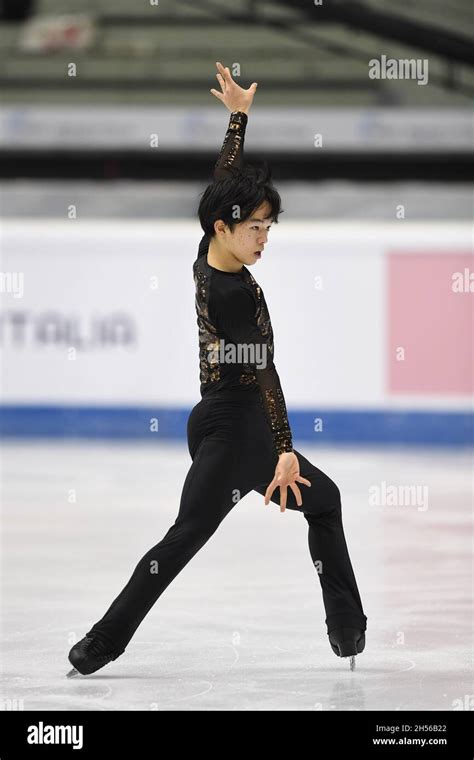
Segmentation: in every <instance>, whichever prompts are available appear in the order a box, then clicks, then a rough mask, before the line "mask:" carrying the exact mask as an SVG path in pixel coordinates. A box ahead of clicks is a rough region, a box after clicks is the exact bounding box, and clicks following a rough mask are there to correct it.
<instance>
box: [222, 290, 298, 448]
mask: <svg viewBox="0 0 474 760" xmlns="http://www.w3.org/2000/svg"><path fill="white" fill-rule="evenodd" d="M250 279H251V281H252V282H253V283H254V284H255V286H256V290H257V293H258V299H259V300H257V305H256V303H255V301H254V299H253V297H252V295H251V293H249V292H248V290H247V289H246V288H245V287H239V286H237V287H235V288H234V289H233V290H232V291H230V292H229V293H226V294H225V297H222V296H221V297H218V299H216V300H215V301H214V311H215V314H216V324H217V328H218V333H219V334H222V335H224V337H225V340H226V341H227V342H232V343H233V344H239V345H240V346H241V347H243V346H244V345H245V346H254V347H255V349H254V353H253V357H254V358H255V357H259V360H258V361H255V360H253V361H252V360H250V361H249V366H250V368H251V370H252V372H253V374H254V376H255V379H256V382H257V383H258V385H259V389H260V394H261V399H262V402H263V408H264V411H265V415H266V418H267V420H268V424H269V425H270V428H271V432H272V437H273V444H274V449H275V451H276V453H277V454H282V453H283V452H285V451H290V452H291V451H293V442H292V435H291V430H290V425H289V422H288V413H287V409H286V404H285V398H284V396H283V391H282V389H281V384H280V378H279V376H278V373H277V371H276V368H275V364H274V362H273V355H274V347H273V332H272V328H271V324H270V318H269V315H268V310H267V307H266V303H265V299H264V298H263V293H262V292H261V290H260V288H259V286H258V285H257V284H256V283H255V281H254V280H253V278H252V277H251V276H250ZM249 353H250V352H249ZM248 355H249V354H247V356H248ZM262 357H264V358H265V361H262Z"/></svg>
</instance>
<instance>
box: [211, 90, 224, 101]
mask: <svg viewBox="0 0 474 760" xmlns="http://www.w3.org/2000/svg"><path fill="white" fill-rule="evenodd" d="M211 92H212V94H213V95H215V96H216V98H219V100H222V101H224V98H223V97H222V93H221V92H219V91H218V90H214V89H211Z"/></svg>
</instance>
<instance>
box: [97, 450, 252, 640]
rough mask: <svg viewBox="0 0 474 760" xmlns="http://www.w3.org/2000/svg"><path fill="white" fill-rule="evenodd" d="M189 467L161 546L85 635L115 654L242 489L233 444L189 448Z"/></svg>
mask: <svg viewBox="0 0 474 760" xmlns="http://www.w3.org/2000/svg"><path fill="white" fill-rule="evenodd" d="M191 449H192V451H193V457H194V459H193V464H192V465H191V468H190V470H189V472H188V474H187V476H186V480H185V482H184V485H183V489H182V494H181V501H180V507H179V512H178V516H177V518H176V520H175V522H174V524H173V525H172V526H171V527H170V529H169V530H168V532H167V533H166V534H165V536H164V537H163V538H162V540H161V541H160V542H159V543H158V544H156V545H155V546H153V547H152V548H151V549H150V550H149V551H148V552H147V553H146V554H145V555H144V556H143V557H142V559H141V560H140V561H139V563H138V564H137V566H136V568H135V570H134V572H133V575H132V576H131V578H130V580H129V581H128V583H127V585H126V586H125V587H124V588H123V590H122V591H121V592H120V594H119V595H118V596H117V598H116V599H115V600H114V601H113V602H112V604H111V606H110V607H109V609H108V610H107V612H106V613H105V615H104V616H103V617H102V618H101V620H99V621H97V622H96V623H95V624H94V625H93V627H92V628H91V630H90V631H89V632H88V633H89V634H94V633H95V634H98V635H102V636H104V637H107V638H108V640H110V641H112V642H114V644H115V646H116V647H118V648H120V649H121V650H124V649H125V646H126V645H127V643H128V642H129V641H130V639H131V638H132V636H133V634H134V632H135V630H136V629H137V628H138V626H139V624H140V622H141V621H142V620H143V618H144V617H145V615H146V614H147V612H148V611H149V610H150V609H151V607H152V606H153V605H154V603H155V602H156V600H157V599H158V597H159V596H160V595H161V594H162V593H163V591H164V590H165V589H166V588H167V586H168V585H169V584H170V583H171V581H172V580H173V579H174V578H175V577H176V576H177V575H178V573H179V572H180V571H181V570H182V569H183V568H184V566H185V565H186V564H187V563H188V562H189V561H190V559H191V558H192V557H193V556H194V555H195V554H196V553H197V552H198V551H199V549H200V548H201V547H202V546H203V545H204V544H205V543H206V541H208V540H209V538H210V537H211V536H212V534H213V533H214V532H215V531H216V530H217V528H218V526H219V525H220V523H221V521H222V520H223V519H224V517H225V516H226V515H227V514H228V513H229V512H230V511H231V509H232V508H233V506H234V505H235V497H234V493H235V489H236V488H239V490H240V497H242V496H243V495H244V493H247V492H248V491H249V490H250V486H248V487H247V488H246V490H244V489H245V486H244V484H243V479H242V476H241V474H240V471H239V458H238V456H237V451H236V447H235V443H233V442H226V440H223V439H222V437H220V438H219V439H216V438H213V437H212V436H207V437H205V438H204V439H203V440H202V441H201V443H200V445H199V446H198V448H197V451H195V450H194V447H193V446H191Z"/></svg>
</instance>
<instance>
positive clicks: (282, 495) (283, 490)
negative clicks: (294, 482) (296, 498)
mask: <svg viewBox="0 0 474 760" xmlns="http://www.w3.org/2000/svg"><path fill="white" fill-rule="evenodd" d="M287 492H288V488H287V486H283V485H282V486H280V512H284V511H285V509H286V494H287Z"/></svg>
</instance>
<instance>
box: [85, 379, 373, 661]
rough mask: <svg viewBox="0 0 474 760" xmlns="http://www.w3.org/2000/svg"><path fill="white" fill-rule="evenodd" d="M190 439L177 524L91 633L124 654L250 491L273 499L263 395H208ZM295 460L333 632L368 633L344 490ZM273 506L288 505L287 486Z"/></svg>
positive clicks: (272, 459)
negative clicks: (303, 480) (345, 526)
mask: <svg viewBox="0 0 474 760" xmlns="http://www.w3.org/2000/svg"><path fill="white" fill-rule="evenodd" d="M187 437H188V448H189V453H190V455H191V458H192V460H193V462H192V465H191V467H190V469H189V471H188V473H187V475H186V479H185V481H184V485H183V489H182V493H181V500H180V505H179V512H178V516H177V518H176V520H175V522H174V524H173V525H172V526H171V527H170V529H169V530H168V532H167V533H166V534H165V535H164V537H163V538H162V539H161V541H159V543H157V544H156V545H155V546H153V547H152V548H151V549H150V550H149V551H148V552H147V553H146V554H145V555H144V556H143V557H142V558H141V560H140V561H139V563H138V564H137V566H136V567H135V570H134V571H133V574H132V576H131V578H130V580H129V581H128V583H127V584H126V586H125V587H124V588H123V590H122V591H121V592H120V594H119V595H118V596H117V598H116V599H115V600H114V601H113V602H112V604H111V605H110V607H109V609H108V610H107V612H106V613H105V614H104V616H103V617H102V618H101V620H99V621H97V622H96V623H95V624H94V625H93V626H92V628H91V629H90V631H88V633H89V634H91V633H97V634H101V635H103V637H104V638H106V639H109V640H110V641H111V642H113V644H114V646H115V648H117V649H118V650H119V651H120V652H122V651H124V650H125V647H126V645H127V644H128V642H129V641H130V639H131V638H132V636H133V634H134V633H135V631H136V629H137V628H138V626H139V625H140V623H141V621H142V620H143V618H144V617H145V615H146V614H147V613H148V612H149V610H150V609H151V608H152V607H153V605H154V604H155V602H156V600H157V599H158V598H159V596H160V595H161V594H162V593H163V591H164V590H165V589H166V588H167V586H169V584H170V583H171V581H172V580H173V579H174V578H175V577H176V576H177V574H178V573H179V572H180V571H181V570H182V569H183V568H184V567H185V566H186V565H187V564H188V562H189V561H190V560H191V559H192V558H193V557H194V555H195V554H196V553H197V552H198V551H199V549H201V547H202V546H204V544H205V543H206V542H207V541H208V540H209V539H210V537H211V536H212V535H213V534H214V533H215V531H216V530H217V528H218V527H219V525H220V523H221V522H222V520H223V519H224V518H225V516H226V515H228V514H229V512H230V511H231V510H232V509H234V508H235V507H236V506H237V505H238V503H239V500H240V499H242V498H243V497H244V496H245V495H246V494H247V493H249V492H250V491H252V490H255V491H258V492H259V493H260V494H265V491H266V489H267V486H268V484H269V483H270V481H271V480H272V479H273V476H274V473H275V467H276V464H277V461H278V456H277V455H276V454H275V453H274V452H273V449H272V440H271V431H270V428H269V426H268V422H267V420H266V417H265V414H264V410H263V407H262V405H261V401H260V398H259V395H258V394H254V393H251V392H250V393H249V392H248V391H247V390H246V391H239V390H237V391H223V392H220V393H215V394H214V395H212V396H205V397H204V398H203V399H201V401H199V403H198V404H196V406H195V407H194V408H193V410H192V411H191V414H190V416H189V419H188V425H187ZM295 454H296V456H297V457H298V461H299V464H300V474H301V475H302V476H303V477H304V478H307V479H308V480H309V481H310V482H311V487H309V486H306V485H304V484H303V483H300V484H298V487H299V489H300V491H301V496H302V499H303V504H302V506H301V507H298V505H297V504H296V498H295V495H294V494H293V491H292V490H291V488H289V487H288V490H287V509H289V510H294V511H298V512H301V513H302V514H303V516H304V518H305V520H306V521H307V523H308V544H309V552H310V555H311V560H312V562H313V564H314V567H315V572H317V573H318V575H319V580H320V584H321V589H322V594H323V602H324V607H325V611H326V620H325V622H326V626H327V633H330V632H331V631H332V630H333V629H335V628H340V627H353V628H359V629H360V630H366V623H367V617H366V616H365V614H364V612H363V609H362V604H361V600H360V596H359V591H358V589H357V584H356V580H355V577H354V572H353V569H352V565H351V561H350V559H349V553H348V550H347V545H346V540H345V537H344V531H343V526H342V516H341V495H340V492H339V489H338V487H337V485H336V484H335V483H334V482H333V481H332V480H331V479H330V478H329V477H328V476H327V475H325V474H324V472H322V471H321V470H319V469H318V468H317V467H315V465H314V464H311V462H309V461H308V460H307V459H306V457H304V456H303V455H302V454H300V453H299V452H298V451H295ZM262 501H263V500H262ZM272 502H274V503H276V504H279V503H280V489H279V488H277V489H275V491H274V493H273V496H272ZM270 508H271V507H270V506H268V507H267V509H270Z"/></svg>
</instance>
